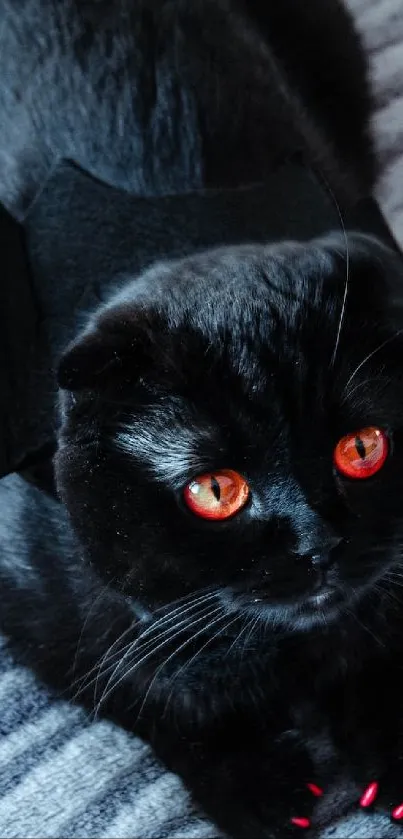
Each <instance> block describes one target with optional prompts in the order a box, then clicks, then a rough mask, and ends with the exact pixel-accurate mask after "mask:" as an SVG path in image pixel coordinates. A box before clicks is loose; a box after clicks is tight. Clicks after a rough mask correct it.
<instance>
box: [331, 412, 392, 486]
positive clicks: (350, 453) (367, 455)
mask: <svg viewBox="0 0 403 839" xmlns="http://www.w3.org/2000/svg"><path fill="white" fill-rule="evenodd" d="M388 451H389V444H388V438H387V436H386V434H385V433H384V431H382V430H381V429H380V428H376V427H375V426H372V425H371V426H369V427H368V428H362V429H361V430H360V431H356V432H355V433H354V434H347V435H346V437H342V439H341V440H339V442H338V443H337V446H336V448H335V450H334V464H335V466H336V469H337V470H338V471H339V472H341V474H342V475H345V476H346V477H347V478H370V477H371V475H375V472H379V469H381V468H382V466H383V464H384V463H385V460H386V458H387V456H388Z"/></svg>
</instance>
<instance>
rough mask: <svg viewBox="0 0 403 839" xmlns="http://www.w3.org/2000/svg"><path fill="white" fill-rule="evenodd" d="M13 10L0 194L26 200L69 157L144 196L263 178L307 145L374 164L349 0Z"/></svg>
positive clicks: (80, 1) (333, 156)
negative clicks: (345, 2)
mask: <svg viewBox="0 0 403 839" xmlns="http://www.w3.org/2000/svg"><path fill="white" fill-rule="evenodd" d="M0 20H1V27H0V72H1V77H2V79H3V80H5V82H4V81H3V83H2V86H1V90H0V200H2V201H3V202H4V203H5V205H6V206H7V207H8V208H9V209H11V210H12V211H13V212H15V213H16V214H18V215H22V214H23V212H24V210H25V209H26V208H27V206H28V205H29V203H30V201H31V200H32V198H33V197H34V195H35V194H36V192H37V190H38V188H39V186H40V185H41V184H42V183H43V180H44V178H45V177H46V174H47V172H48V171H49V168H50V166H51V165H52V164H53V163H54V162H55V160H57V159H59V158H63V157H64V158H70V159H72V160H74V161H75V162H76V163H77V164H78V165H80V166H81V167H82V168H84V169H85V170H87V171H89V172H91V173H92V174H94V175H95V176H96V177H99V178H100V179H102V180H104V181H106V182H109V183H113V184H114V185H116V186H119V187H122V188H124V189H128V190H130V191H131V192H135V193H137V194H141V195H148V194H167V193H177V192H182V191H188V190H192V189H197V188H200V187H202V186H209V185H214V186H219V185H221V184H231V185H234V184H237V183H246V182H251V181H256V180H261V179H262V178H263V177H264V176H265V173H266V172H267V170H269V169H270V168H271V167H272V165H273V162H274V161H276V160H277V158H279V157H283V156H284V155H285V154H286V153H287V151H290V150H295V148H297V147H303V148H306V147H308V148H309V150H310V153H311V155H312V157H313V158H314V159H315V162H317V163H318V164H320V165H323V166H324V167H325V169H326V168H329V169H330V170H334V171H337V173H338V172H341V173H342V176H343V173H344V174H345V175H346V178H348V177H350V178H353V179H354V178H355V180H356V181H357V188H360V186H361V187H362V185H363V183H364V182H365V183H367V182H368V180H370V178H371V171H372V170H371V152H370V146H369V143H368V142H367V136H366V134H367V129H366V126H367V117H368V106H369V102H368V92H367V86H366V80H365V61H364V59H363V56H362V53H361V50H360V47H359V43H358V40H357V38H356V36H355V33H354V30H353V28H352V26H351V22H350V19H349V18H348V15H347V13H346V12H345V10H344V8H343V7H342V5H341V4H340V3H339V0H314V2H312V3H310V4H309V8H308V7H307V5H306V4H301V3H299V2H296V0H282V3H281V4H279V3H278V2H277V0H269V2H266V3H264V4H262V3H260V2H258V0H249V2H248V3H243V2H242V0H238V2H237V1H236V0H136V2H133V0H130V2H129V0H114V2H110V0H97V2H93V3H90V2H84V0H65V2H63V3H60V2H59V0H22V2H20V3H18V4H15V2H14V0H0ZM337 176H338V175H337Z"/></svg>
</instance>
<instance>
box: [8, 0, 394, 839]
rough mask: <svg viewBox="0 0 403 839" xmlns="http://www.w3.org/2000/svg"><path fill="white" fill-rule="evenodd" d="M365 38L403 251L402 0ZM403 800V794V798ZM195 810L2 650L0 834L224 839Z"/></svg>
mask: <svg viewBox="0 0 403 839" xmlns="http://www.w3.org/2000/svg"><path fill="white" fill-rule="evenodd" d="M349 5H350V7H351V9H352V10H353V12H354V14H355V15H356V18H357V23H358V26H359V28H360V30H361V32H362V34H363V36H364V39H365V43H366V45H367V48H368V51H369V54H370V57H371V66H372V78H373V84H374V88H375V91H376V97H377V103H378V106H377V110H376V114H375V117H374V130H375V133H376V137H377V143H378V149H379V154H380V158H381V161H382V165H383V176H382V179H381V181H380V184H379V190H378V196H379V198H380V201H381V203H382V205H383V207H384V210H385V213H386V215H387V217H388V219H389V221H390V223H391V225H392V227H393V229H394V232H395V234H396V236H397V238H398V239H399V240H400V242H401V243H402V244H403V0H349ZM402 797H403V790H402ZM217 834H218V832H217V830H215V828H214V827H213V826H212V825H210V824H209V823H208V822H207V821H206V820H203V819H202V818H200V817H198V816H197V815H196V814H195V813H194V812H192V809H191V806H190V804H189V800H188V797H187V795H186V793H185V791H184V789H183V787H182V785H181V782H180V781H179V780H178V779H177V778H176V777H175V776H173V775H171V774H169V773H167V772H166V771H165V770H164V769H163V768H162V767H161V766H159V765H158V763H157V761H156V760H155V758H154V757H153V755H152V753H151V752H150V749H149V748H148V747H147V746H145V745H144V744H143V743H141V742H140V741H138V740H136V739H134V738H132V737H130V736H129V735H127V734H126V733H125V732H124V731H121V730H120V729H119V728H117V727H115V726H113V725H112V724H110V723H107V722H97V723H95V724H93V725H89V724H88V723H87V720H86V717H85V714H84V712H83V711H81V710H80V709H78V708H72V707H69V706H68V705H65V704H63V703H57V702H54V701H52V700H51V699H50V698H49V697H48V696H47V694H46V692H45V691H44V690H43V689H42V688H41V687H39V686H38V684H36V682H35V680H34V678H33V677H32V676H31V674H30V673H29V672H27V671H26V670H24V669H23V668H21V667H19V666H18V665H17V664H16V663H14V662H13V661H11V660H10V658H9V656H8V654H6V652H5V650H4V648H2V647H1V642H0V835H1V836H2V837H8V838H9V839H11V837H21V839H34V837H39V836H41V837H49V839H56V837H61V836H63V837H71V839H73V838H74V839H77V837H80V839H81V838H82V839H85V837H91V839H98V837H99V839H101V837H102V839H109V837H110V839H112V837H116V839H123V838H124V837H139V839H165V837H167V839H168V837H170V839H174V837H177V839H179V837H203V836H206V837H208V836H216V835H217ZM398 835H401V831H400V829H398V828H397V827H395V826H393V825H391V824H390V822H389V821H388V820H387V819H384V818H383V817H382V816H378V815H376V816H375V815H373V816H365V815H364V814H361V813H359V812H357V813H354V814H352V815H351V816H350V817H348V818H347V819H345V820H343V821H342V822H340V823H339V824H338V825H335V826H334V827H332V828H331V829H329V830H328V831H327V832H326V834H325V835H324V836H323V839H325V836H326V839H330V837H333V839H338V837H344V838H345V839H347V837H356V839H364V837H375V836H378V837H385V839H387V837H394V836H398Z"/></svg>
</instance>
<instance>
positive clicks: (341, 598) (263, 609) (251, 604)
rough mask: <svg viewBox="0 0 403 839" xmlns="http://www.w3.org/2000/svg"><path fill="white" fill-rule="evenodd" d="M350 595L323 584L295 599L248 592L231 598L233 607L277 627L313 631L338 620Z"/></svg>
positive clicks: (230, 605) (230, 604)
mask: <svg viewBox="0 0 403 839" xmlns="http://www.w3.org/2000/svg"><path fill="white" fill-rule="evenodd" d="M347 601H348V598H347V596H346V593H345V592H344V591H342V589H341V588H339V587H336V586H327V587H323V589H322V590H320V591H318V592H315V593H310V594H308V595H307V596H306V597H305V598H300V599H298V600H297V601H295V602H292V601H288V602H287V601H284V602H283V601H276V600H274V599H273V598H272V597H269V596H268V595H266V596H265V595H263V594H261V595H259V596H251V595H248V594H245V595H240V596H236V597H234V598H230V601H229V608H230V609H231V610H235V609H236V610H238V609H239V610H240V611H242V612H243V613H247V614H249V615H251V616H252V615H254V616H255V617H257V618H260V619H261V621H262V622H264V623H265V624H266V625H270V624H271V625H272V626H273V629H279V630H282V631H284V630H286V631H288V632H294V631H296V630H299V631H310V630H311V629H314V628H315V627H322V628H323V627H324V626H326V625H328V624H330V623H333V622H334V621H336V620H337V619H338V618H339V617H340V615H341V613H342V611H343V607H344V606H346V605H347Z"/></svg>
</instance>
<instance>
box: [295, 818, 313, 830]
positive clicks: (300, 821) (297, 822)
mask: <svg viewBox="0 0 403 839" xmlns="http://www.w3.org/2000/svg"><path fill="white" fill-rule="evenodd" d="M291 822H292V824H295V825H296V827H303V828H307V827H310V826H311V822H310V821H309V819H304V818H301V819H300V818H297V817H296V818H293V819H291Z"/></svg>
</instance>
